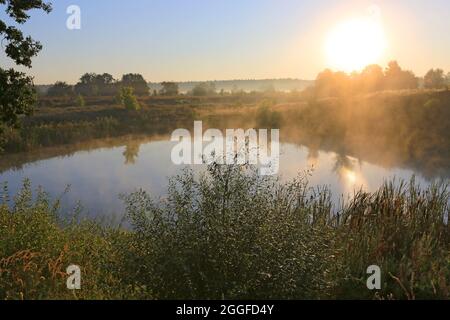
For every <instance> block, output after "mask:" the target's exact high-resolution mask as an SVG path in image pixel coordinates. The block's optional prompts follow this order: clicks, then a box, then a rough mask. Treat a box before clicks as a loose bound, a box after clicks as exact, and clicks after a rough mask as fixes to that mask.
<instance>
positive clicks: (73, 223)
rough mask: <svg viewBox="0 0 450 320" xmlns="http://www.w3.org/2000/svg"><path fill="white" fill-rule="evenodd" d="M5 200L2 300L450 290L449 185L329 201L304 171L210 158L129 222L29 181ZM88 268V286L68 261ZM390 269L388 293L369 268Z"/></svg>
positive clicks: (416, 295)
mask: <svg viewBox="0 0 450 320" xmlns="http://www.w3.org/2000/svg"><path fill="white" fill-rule="evenodd" d="M2 195H3V196H2V198H3V205H1V206H0V238H1V239H2V240H1V241H0V299H168V298H170V299H245V298H248V299H255V298H261V299H332V298H337V299H348V298H357V299H374V298H375V299H449V298H450V285H449V283H450V227H449V225H448V224H447V223H446V222H445V219H446V217H448V213H449V208H448V204H449V192H448V189H447V186H446V185H445V184H436V185H430V186H429V187H428V188H426V189H425V190H421V189H419V187H418V186H417V185H416V184H415V182H414V180H411V181H410V182H409V183H400V184H398V183H396V184H394V183H393V182H386V183H385V184H384V185H383V186H382V187H381V188H380V189H379V190H378V191H377V192H374V193H365V192H360V193H358V194H356V196H355V197H354V199H353V200H352V201H351V202H349V203H348V204H347V205H345V206H344V207H343V208H341V209H339V210H338V211H337V212H336V210H335V209H333V206H332V202H331V200H330V199H331V194H330V191H329V190H327V189H326V188H319V189H318V188H311V187H309V186H308V183H307V175H299V177H298V178H297V179H295V180H293V181H290V182H287V183H281V182H280V181H278V180H277V179H276V178H271V177H261V176H259V175H257V173H256V171H255V170H254V169H253V168H246V167H238V166H219V165H211V166H209V168H208V170H207V172H206V173H205V174H204V175H203V176H200V177H198V176H195V175H194V174H193V173H192V172H190V171H185V172H184V173H183V174H180V175H179V176H175V177H173V178H172V179H171V182H170V184H169V189H168V195H167V197H165V198H163V199H159V200H155V199H153V198H152V197H151V196H150V195H149V194H147V193H146V192H144V191H137V192H135V193H133V194H130V195H128V196H126V197H125V198H124V201H125V203H126V217H127V222H128V223H129V224H130V225H131V226H132V227H131V228H130V229H123V228H121V227H120V226H108V225H105V224H101V223H97V222H94V221H84V220H82V219H80V218H79V217H78V216H77V214H76V212H75V213H74V214H70V213H64V214H61V213H59V209H58V202H56V203H51V202H50V201H49V200H48V196H47V195H46V194H45V193H44V192H43V191H42V190H40V191H38V192H37V195H35V197H34V200H33V197H32V190H31V189H30V183H29V182H27V181H26V182H25V184H24V187H23V189H22V191H21V192H20V193H19V194H18V195H17V196H16V197H15V199H14V200H13V201H12V200H11V199H8V192H7V190H5V191H4V192H3V193H2ZM70 264H77V265H79V266H80V267H81V270H82V290H79V291H76V292H73V291H69V290H67V289H66V288H65V283H66V275H65V269H66V267H67V266H68V265H70ZM373 264H375V265H378V266H380V268H381V270H382V289H381V290H379V291H370V290H368V289H367V287H366V283H365V282H366V279H367V277H368V275H367V274H366V269H367V267H368V266H369V265H373Z"/></svg>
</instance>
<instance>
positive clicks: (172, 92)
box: [160, 82, 178, 96]
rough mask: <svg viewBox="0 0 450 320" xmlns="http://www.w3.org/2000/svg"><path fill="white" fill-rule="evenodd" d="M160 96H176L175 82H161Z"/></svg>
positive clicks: (176, 87) (176, 86)
mask: <svg viewBox="0 0 450 320" xmlns="http://www.w3.org/2000/svg"><path fill="white" fill-rule="evenodd" d="M161 85H162V89H161V92H160V93H161V95H163V96H176V95H178V84H177V83H176V82H163V83H161Z"/></svg>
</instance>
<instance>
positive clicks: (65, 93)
mask: <svg viewBox="0 0 450 320" xmlns="http://www.w3.org/2000/svg"><path fill="white" fill-rule="evenodd" d="M47 95H48V96H50V97H70V96H72V95H73V87H72V86H70V85H68V84H67V83H66V82H62V81H57V82H56V83H55V84H54V85H53V86H51V87H50V88H49V89H48V92H47Z"/></svg>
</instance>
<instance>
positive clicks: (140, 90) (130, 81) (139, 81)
mask: <svg viewBox="0 0 450 320" xmlns="http://www.w3.org/2000/svg"><path fill="white" fill-rule="evenodd" d="M120 85H121V86H122V87H130V88H133V92H134V93H135V94H136V95H137V96H148V93H149V87H148V84H147V81H145V79H144V77H143V76H142V75H140V74H137V73H136V74H135V73H129V74H125V75H123V76H122V80H121V82H120Z"/></svg>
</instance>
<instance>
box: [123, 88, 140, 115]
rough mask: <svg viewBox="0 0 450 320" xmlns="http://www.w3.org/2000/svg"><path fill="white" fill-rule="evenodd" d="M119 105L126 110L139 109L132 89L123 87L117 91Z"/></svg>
mask: <svg viewBox="0 0 450 320" xmlns="http://www.w3.org/2000/svg"><path fill="white" fill-rule="evenodd" d="M118 98H119V101H120V104H121V105H122V106H124V107H125V109H127V110H131V111H133V110H134V111H136V110H139V109H140V108H141V106H140V104H139V102H138V101H137V99H136V97H135V95H134V94H133V88H132V87H123V88H121V89H120V91H119V95H118Z"/></svg>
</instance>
